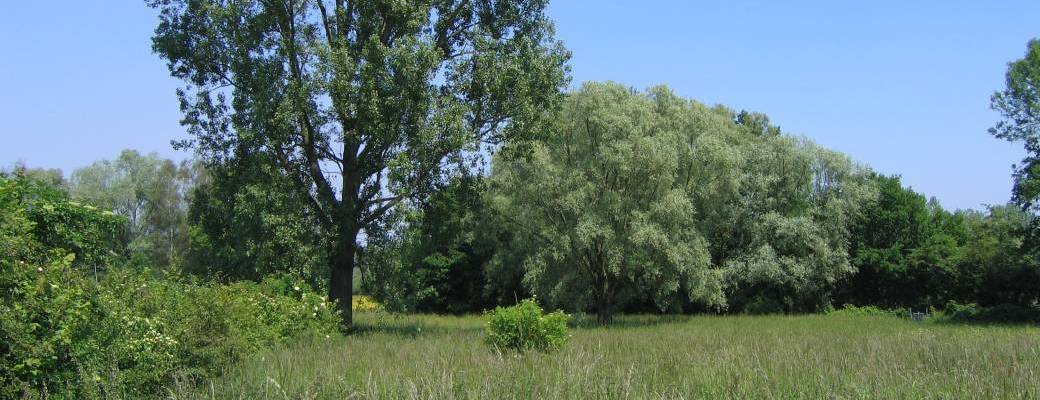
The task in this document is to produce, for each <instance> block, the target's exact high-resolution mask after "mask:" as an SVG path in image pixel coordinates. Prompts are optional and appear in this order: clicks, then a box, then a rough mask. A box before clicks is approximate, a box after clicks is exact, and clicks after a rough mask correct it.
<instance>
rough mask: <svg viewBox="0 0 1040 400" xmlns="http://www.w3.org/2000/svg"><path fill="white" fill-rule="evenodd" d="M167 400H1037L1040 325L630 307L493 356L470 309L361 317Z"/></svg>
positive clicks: (175, 393)
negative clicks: (675, 313) (546, 346)
mask: <svg viewBox="0 0 1040 400" xmlns="http://www.w3.org/2000/svg"><path fill="white" fill-rule="evenodd" d="M358 320H359V326H360V327H361V331H360V332H359V333H356V334H353V335H350V336H348V337H345V338H334V339H330V340H328V341H326V342H322V343H311V344H300V345H297V346H295V347H291V348H285V349H280V350H277V351H273V352H269V353H266V354H261V355H257V356H256V357H254V358H252V359H250V360H248V361H246V362H244V363H242V364H240V365H239V366H237V367H236V368H234V369H232V370H230V371H228V372H227V373H226V374H225V376H224V377H222V378H220V379H218V380H215V381H213V382H207V383H205V384H204V385H201V387H181V388H178V389H176V390H174V391H173V392H172V393H171V395H172V397H174V398H182V399H194V398H203V399H205V398H220V399H223V398H243V399H347V398H356V399H369V398H422V399H427V398H434V399H451V398H489V399H502V398H521V399H543V398H669V399H682V398H687V399H688V398H740V399H748V398H784V399H786V398H813V399H820V398H834V399H845V398H872V399H873V398H943V399H948V398H980V399H1004V398H1040V328H1037V327H996V326H986V327H981V326H966V325H948V324H939V323H924V324H918V323H914V322H909V321H906V320H901V319H897V318H892V317H850V316H833V315H831V316H826V315H814V316H763V317H752V316H729V317H711V316H700V317H673V318H667V317H666V318H661V317H649V316H647V317H644V316H628V317H622V318H620V319H619V321H618V323H616V324H615V325H612V326H610V327H594V326H589V327H580V328H576V329H573V330H572V334H573V337H572V338H571V341H570V343H568V345H567V346H565V347H564V348H563V349H562V350H561V351H559V352H557V353H553V354H540V353H527V354H522V355H521V354H515V353H496V352H494V351H491V350H490V349H489V348H488V347H487V346H485V345H484V343H483V342H482V331H481V329H482V322H483V320H482V318H480V317H477V316H467V317H444V316H422V315H420V316H403V317H397V316H387V315H383V314H362V315H361V316H359V318H358Z"/></svg>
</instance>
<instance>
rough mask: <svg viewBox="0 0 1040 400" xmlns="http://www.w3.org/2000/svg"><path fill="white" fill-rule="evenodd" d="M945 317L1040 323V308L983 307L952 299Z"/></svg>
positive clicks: (999, 322)
mask: <svg viewBox="0 0 1040 400" xmlns="http://www.w3.org/2000/svg"><path fill="white" fill-rule="evenodd" d="M945 318H946V319H947V320H949V321H952V322H973V323H990V324H1022V323H1033V324H1038V323H1040V308H1037V307H1035V306H1034V307H1025V306H1020V305H1015V304H1000V305H996V306H993V307H981V306H979V305H978V304H975V303H969V304H959V303H957V302H954V301H950V302H949V303H947V304H946V310H945Z"/></svg>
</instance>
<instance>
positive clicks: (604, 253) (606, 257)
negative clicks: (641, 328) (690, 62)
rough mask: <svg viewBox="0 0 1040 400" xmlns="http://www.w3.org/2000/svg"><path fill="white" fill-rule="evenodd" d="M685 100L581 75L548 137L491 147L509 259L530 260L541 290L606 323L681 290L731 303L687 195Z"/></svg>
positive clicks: (530, 279) (531, 276) (532, 279)
mask: <svg viewBox="0 0 1040 400" xmlns="http://www.w3.org/2000/svg"><path fill="white" fill-rule="evenodd" d="M686 108H687V107H686V106H685V103H684V102H683V101H681V100H679V99H677V98H675V96H674V95H672V94H671V93H670V92H668V91H667V90H666V89H664V88H656V89H653V90H652V91H651V92H649V93H647V94H641V93H637V92H635V91H633V90H631V89H628V88H626V87H623V86H621V85H617V84H612V83H607V84H599V83H586V84H585V85H583V86H582V88H581V90H580V91H578V92H576V93H573V94H571V95H570V97H568V99H567V101H566V102H565V104H564V108H563V112H562V115H561V117H560V118H559V120H558V121H556V122H555V123H554V124H552V125H551V126H549V127H547V128H546V131H545V132H543V134H542V135H540V136H541V137H543V139H540V140H535V141H532V142H529V143H524V145H523V146H519V145H518V146H513V147H509V146H508V145H507V147H506V148H503V150H502V151H501V152H500V153H499V154H498V155H496V158H495V159H494V161H493V164H492V174H491V182H492V190H493V194H492V196H493V198H492V204H493V207H495V209H496V210H497V213H498V214H499V215H500V216H501V219H502V221H503V223H505V224H509V226H510V228H511V229H514V230H515V231H516V237H514V238H513V241H512V244H511V245H512V246H517V247H519V248H520V250H518V251H517V253H520V254H523V258H522V259H520V260H507V261H506V262H513V261H515V262H521V263H523V265H524V266H525V271H526V273H525V277H524V281H525V282H526V283H527V284H528V285H530V286H531V287H532V291H533V292H534V293H535V294H537V295H539V296H542V297H544V298H546V299H548V300H549V301H551V302H552V303H554V304H556V305H560V306H566V307H568V308H571V309H575V308H576V309H579V310H580V309H591V310H593V311H594V312H595V313H596V315H597V317H598V319H599V320H600V321H601V322H607V321H609V320H610V316H611V313H612V312H614V311H615V310H616V309H617V308H618V307H619V306H621V305H623V304H624V302H625V301H626V300H628V299H631V298H634V297H640V296H649V297H650V298H651V299H652V300H653V301H654V302H655V304H656V305H657V306H658V307H660V308H661V309H667V308H669V307H670V306H671V305H673V304H676V303H678V302H677V296H678V295H679V292H680V290H682V291H684V292H686V294H687V295H688V296H689V297H690V298H693V299H696V300H698V301H701V302H703V303H705V304H707V305H709V306H722V305H723V304H724V299H723V298H722V287H721V283H722V281H721V271H720V270H718V269H713V268H710V265H711V258H710V254H709V252H708V247H707V242H706V241H705V240H704V237H703V236H702V235H701V234H700V232H698V229H697V226H696V224H695V219H694V214H695V213H696V212H697V211H698V210H696V209H695V206H694V203H693V200H692V199H691V198H690V197H689V196H688V188H689V186H688V185H691V184H695V183H696V182H691V181H688V180H687V179H686V177H687V171H688V170H689V169H690V168H693V167H695V166H694V165H693V164H692V162H693V161H695V160H693V159H691V158H689V157H686V156H687V155H688V154H687V153H685V152H684V149H687V148H688V147H689V146H688V144H687V140H688V139H689V136H687V135H688V134H690V133H692V132H686V131H684V130H683V129H682V128H684V127H683V126H681V124H680V123H681V122H682V120H679V119H678V118H674V115H675V114H680V115H681V114H682V113H683V112H684V111H686V110H685V109H686ZM687 115H688V114H687ZM687 115H684V116H687ZM688 116H689V117H690V118H691V119H692V118H693V116H692V115H688Z"/></svg>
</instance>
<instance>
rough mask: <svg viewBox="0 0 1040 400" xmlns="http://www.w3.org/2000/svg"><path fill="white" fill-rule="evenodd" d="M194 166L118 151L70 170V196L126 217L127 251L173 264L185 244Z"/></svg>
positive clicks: (161, 264) (155, 263)
mask: <svg viewBox="0 0 1040 400" xmlns="http://www.w3.org/2000/svg"><path fill="white" fill-rule="evenodd" d="M198 174H199V169H198V166H197V165H195V164H194V163H192V162H189V161H184V162H181V163H180V164H179V165H178V164H176V163H174V162H173V161H172V160H167V159H163V158H161V157H159V155H158V154H155V153H151V154H147V155H142V154H140V153H138V152H137V151H135V150H123V152H122V153H120V154H119V158H117V159H115V160H99V161H96V162H94V163H93V164H91V165H88V166H86V167H83V168H79V169H77V170H75V171H73V173H72V181H71V183H70V185H69V186H70V192H71V195H72V197H73V198H74V199H76V200H79V201H84V202H87V203H89V204H92V205H94V206H97V207H100V208H102V209H106V210H109V211H112V212H114V213H116V214H118V215H121V216H124V217H126V218H127V219H128V220H129V222H130V223H129V229H128V234H129V238H128V239H129V242H130V250H131V251H132V252H133V253H134V254H137V255H142V256H145V259H144V260H142V261H147V262H148V263H150V264H151V265H152V266H159V267H165V266H170V265H173V264H175V263H176V259H177V258H178V257H179V256H180V254H181V253H182V252H183V250H185V248H186V247H187V243H188V226H187V209H188V199H187V198H188V195H189V192H190V191H191V189H192V186H193V185H194V181H195V179H196V176H197V175H198Z"/></svg>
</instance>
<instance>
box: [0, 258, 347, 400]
mask: <svg viewBox="0 0 1040 400" xmlns="http://www.w3.org/2000/svg"><path fill="white" fill-rule="evenodd" d="M72 259H73V257H72V256H71V255H69V256H67V257H64V258H61V259H59V260H57V261H55V262H52V263H50V264H46V265H42V266H37V265H35V264H29V263H22V262H17V261H16V262H14V263H11V262H3V263H2V267H3V271H0V272H2V273H0V276H2V277H3V278H2V279H0V286H3V287H2V288H0V289H2V290H3V292H4V293H5V295H4V297H3V304H2V307H0V398H18V397H56V398H110V397H123V398H127V397H128V398H139V397H147V396H153V395H157V394H159V393H161V392H162V390H163V388H164V387H166V386H167V385H169V384H171V383H172V382H173V380H174V379H190V380H197V379H200V378H205V377H209V376H213V375H214V374H216V373H219V372H220V370H221V368H223V367H224V366H226V365H228V364H229V363H232V362H235V361H236V360H238V359H240V358H242V356H244V355H246V354H249V353H252V352H256V351H258V350H260V349H263V348H267V347H270V346H274V345H277V344H281V343H285V342H288V341H289V340H294V339H300V338H306V337H320V338H324V337H328V336H330V335H333V334H336V332H337V330H338V327H339V323H340V322H339V318H338V316H337V315H336V313H335V311H334V310H335V307H332V305H331V304H330V303H328V302H327V301H325V300H324V298H322V297H321V296H318V295H317V294H315V293H314V292H313V291H311V289H310V288H309V287H308V286H306V285H303V284H302V282H297V281H295V280H293V279H290V278H285V277H277V278H269V279H266V280H265V281H263V282H261V283H254V282H239V283H234V284H230V285H220V284H214V283H204V282H197V281H192V280H188V279H184V278H181V277H178V276H155V275H153V274H152V273H150V272H148V271H145V270H133V271H131V270H126V269H120V270H113V271H110V272H109V273H107V274H105V275H104V276H103V277H102V279H101V280H100V281H99V282H95V281H94V279H93V277H92V276H85V275H84V273H83V272H81V271H79V270H77V269H76V268H73V267H71V264H72ZM45 394H46V395H45Z"/></svg>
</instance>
